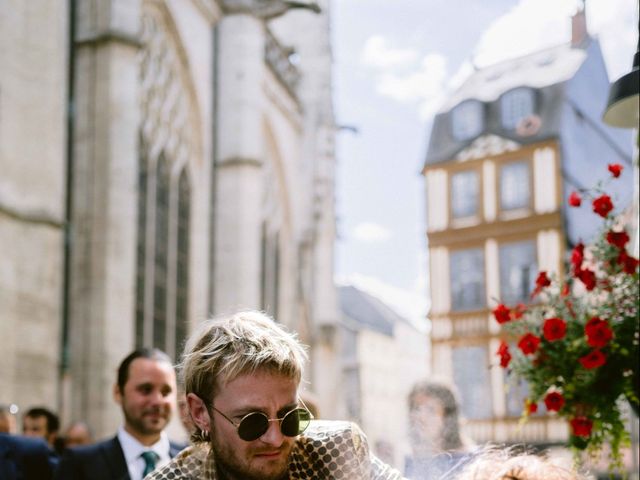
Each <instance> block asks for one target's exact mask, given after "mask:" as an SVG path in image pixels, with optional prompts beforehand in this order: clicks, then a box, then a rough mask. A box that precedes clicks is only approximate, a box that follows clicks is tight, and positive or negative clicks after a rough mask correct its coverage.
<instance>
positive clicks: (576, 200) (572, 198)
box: [569, 192, 582, 207]
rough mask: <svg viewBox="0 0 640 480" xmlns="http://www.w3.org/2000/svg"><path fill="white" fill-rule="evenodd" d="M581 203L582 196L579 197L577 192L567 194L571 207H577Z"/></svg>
mask: <svg viewBox="0 0 640 480" xmlns="http://www.w3.org/2000/svg"><path fill="white" fill-rule="evenodd" d="M581 203H582V198H580V195H578V192H571V195H569V205H571V206H572V207H579V206H580V204H581Z"/></svg>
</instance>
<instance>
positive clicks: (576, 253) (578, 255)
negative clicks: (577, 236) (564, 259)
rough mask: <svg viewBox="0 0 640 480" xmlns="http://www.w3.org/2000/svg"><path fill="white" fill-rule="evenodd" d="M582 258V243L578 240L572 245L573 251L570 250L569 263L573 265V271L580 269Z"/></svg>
mask: <svg viewBox="0 0 640 480" xmlns="http://www.w3.org/2000/svg"><path fill="white" fill-rule="evenodd" d="M583 260H584V244H583V243H582V242H580V243H578V244H577V245H576V246H575V247H574V249H573V251H572V252H571V264H572V265H573V269H574V271H578V270H580V267H581V266H582V261H583Z"/></svg>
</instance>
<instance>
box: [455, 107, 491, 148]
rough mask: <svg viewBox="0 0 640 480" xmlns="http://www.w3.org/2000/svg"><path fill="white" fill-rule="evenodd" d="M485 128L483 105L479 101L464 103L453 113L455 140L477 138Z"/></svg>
mask: <svg viewBox="0 0 640 480" xmlns="http://www.w3.org/2000/svg"><path fill="white" fill-rule="evenodd" d="M483 128H484V115H483V108H482V103H480V102H478V101H477V100H467V101H465V102H462V103H461V104H460V105H458V106H457V107H456V108H454V109H453V112H452V113H451V130H452V132H453V138H455V139H456V140H458V141H462V140H468V139H470V138H473V137H475V136H476V135H478V134H479V133H480V132H482V129H483Z"/></svg>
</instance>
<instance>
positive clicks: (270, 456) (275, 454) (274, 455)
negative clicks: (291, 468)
mask: <svg viewBox="0 0 640 480" xmlns="http://www.w3.org/2000/svg"><path fill="white" fill-rule="evenodd" d="M281 455H282V450H274V451H272V452H260V453H256V454H255V456H256V457H258V458H265V459H268V460H269V459H274V458H278V457H280V456H281Z"/></svg>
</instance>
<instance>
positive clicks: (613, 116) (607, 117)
mask: <svg viewBox="0 0 640 480" xmlns="http://www.w3.org/2000/svg"><path fill="white" fill-rule="evenodd" d="M639 86H640V71H639V70H638V66H637V65H634V68H633V70H631V72H629V73H627V74H626V75H623V76H622V77H620V78H619V79H618V80H616V81H615V82H614V83H612V84H611V89H610V90H609V101H608V102H607V109H606V110H605V112H604V116H603V120H604V122H605V123H608V124H609V125H611V126H613V127H620V128H638V120H639V117H640V114H639V113H638V108H639V105H638V97H639V93H638V92H639Z"/></svg>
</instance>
